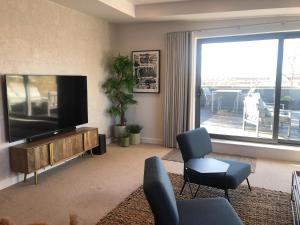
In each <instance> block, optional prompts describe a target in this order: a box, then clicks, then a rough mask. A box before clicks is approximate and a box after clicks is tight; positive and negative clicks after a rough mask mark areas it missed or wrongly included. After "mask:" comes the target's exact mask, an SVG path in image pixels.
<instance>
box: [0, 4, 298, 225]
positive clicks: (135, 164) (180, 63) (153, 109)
mask: <svg viewBox="0 0 300 225" xmlns="http://www.w3.org/2000/svg"><path fill="white" fill-rule="evenodd" d="M299 7H300V3H299V2H298V1H294V0H288V1H281V0H276V1H274V0H268V1H263V2H261V1H256V0H255V1H251V2H250V1H246V2H240V1H237V0H226V1H220V0H215V1H207V0H198V1H196V0H193V1H189V0H178V1H172V0H157V1H156V0H143V1H142V0H122V1H121V0H120V1H107V0H99V1H98V0H88V1H87V0H76V1H74V0H73V1H72V0H53V1H50V0H34V1H33V0H1V1H0V24H1V26H0V30H1V34H2V35H1V36H0V43H1V44H0V55H1V58H0V65H1V71H0V74H1V81H2V82H1V85H0V89H1V93H2V92H3V96H1V97H0V105H1V107H0V120H1V122H0V221H1V222H2V220H1V218H2V217H3V218H8V220H9V221H11V222H13V221H14V222H15V223H16V224H24V225H26V224H31V223H36V222H38V223H42V224H43V223H45V224H70V221H69V220H70V218H69V217H70V215H72V216H71V217H72V219H73V220H74V221H75V220H78V223H77V224H142V223H146V224H154V221H155V222H156V223H157V224H161V223H159V222H158V221H157V214H155V211H151V209H150V208H149V205H148V203H147V199H148V197H147V199H146V198H145V196H144V194H143V193H144V190H143V189H142V188H141V185H143V179H144V166H145V160H146V159H147V158H150V157H153V156H158V157H159V158H160V159H162V162H163V165H164V166H165V168H166V169H167V171H168V172H169V177H170V179H171V182H172V188H173V189H174V192H175V196H176V199H177V200H182V199H184V200H190V199H192V198H195V199H194V200H195V201H196V200H199V202H201V200H203V199H206V198H208V199H215V198H217V197H222V199H223V197H225V198H227V199H228V201H227V200H226V201H227V202H226V205H227V204H228V206H226V207H227V208H228V207H229V206H230V207H231V205H232V210H234V212H236V213H237V214H236V215H237V216H235V217H237V218H239V219H240V221H241V223H242V224H293V217H294V219H295V221H296V222H295V224H299V221H297V219H299V218H297V216H299V214H297V213H296V214H293V212H294V211H295V208H293V207H292V205H293V204H294V205H296V207H297V204H296V203H297V200H295V199H293V200H294V201H292V203H291V202H290V198H291V188H292V175H293V172H294V171H297V170H299V165H300V164H299V163H300V151H299V150H300V148H299V143H300V142H299V138H300V135H299V134H300V133H299V132H300V129H299V118H300V117H299V112H300V110H299V109H298V108H299V103H300V99H299V93H298V90H300V89H299V86H300V83H299V76H300V67H299V65H300V57H299V55H300V41H299V40H300V33H299V28H300V8H299ZM211 56H212V57H211ZM118 60H121V63H124V62H125V63H128V64H127V65H128V68H127V69H128V70H127V72H126V74H128V75H130V76H129V77H132V80H131V79H130V82H134V87H132V86H131V83H130V84H129V88H128V90H129V95H128V96H129V97H130V98H132V99H131V100H134V101H136V103H135V104H128V105H126V106H125V107H124V108H122V109H121V111H122V110H124V111H125V113H124V114H123V115H124V118H123V119H124V120H123V122H122V120H120V119H121V118H122V116H121V114H122V113H121V114H120V113H113V112H112V111H110V113H108V110H109V109H112V106H115V105H118V104H115V99H114V96H112V93H115V92H114V91H113V92H109V90H111V89H110V88H107V87H108V86H106V85H105V84H107V81H109V79H110V78H115V77H116V75H117V74H118V73H117V69H118V68H117V67H116V65H120V64H118V62H120V61H118ZM122 60H123V61H122ZM146 61H147V63H145V62H146ZM142 64H147V65H146V66H145V65H144V66H143V65H142ZM142 73H146V74H151V75H149V76H144V77H143V76H142V75H140V74H142ZM145 77H146V78H145ZM133 78H135V80H133ZM137 78H138V79H137ZM127 81H128V80H126V82H127ZM20 83H21V84H22V85H20ZM127 84H128V83H127ZM21 86H22V87H21ZM110 87H111V86H110ZM48 89H49V90H48ZM115 90H116V91H120V92H118V93H122V91H123V90H121V89H118V88H116V89H115ZM18 92H19V93H20V92H22V93H23V94H24V96H25V95H26V96H27V94H26V93H28V92H30V93H32V95H31V96H30V97H28V96H27V97H26V96H25V97H24V96H23V95H22V94H21V95H22V96H21V95H20V94H19V93H18ZM127 94H128V93H127ZM17 98H18V99H17ZM20 98H22V99H26V102H27V103H26V104H27V105H26V104H25V106H24V104H23V103H24V100H20ZM34 98H37V99H38V101H37V100H34ZM16 99H17V100H16ZM72 100H74V101H72ZM127 100H128V99H127ZM19 101H21V102H22V101H23V103H22V104H23V106H22V107H20V104H19V103H20V102H19ZM34 101H36V102H35V103H34ZM28 102H32V104H28ZM253 102H259V104H256V103H255V104H256V105H255V107H256V106H257V107H263V108H262V109H257V110H256V111H255V110H254V108H255V107H252V106H249V107H248V108H247V106H248V105H251V104H253ZM16 103H17V104H16ZM73 103H74V104H73ZM129 103H130V101H129ZM131 103H133V102H131ZM72 104H73V105H72ZM249 108H250V109H251V110H249ZM56 109H59V110H56ZM24 110H25V111H27V116H32V115H33V114H35V113H37V114H39V115H41V110H42V111H44V112H45V115H44V114H43V119H44V120H43V121H42V120H41V121H42V122H45V121H46V122H47V123H35V122H36V121H37V118H33V117H31V118H30V119H28V120H27V121H29V122H30V123H31V124H30V125H29V127H24V124H25V122H26V118H24V117H19V118H18V116H20V111H24ZM12 112H13V113H12ZM262 112H263V113H262ZM251 113H254V114H255V113H258V115H259V116H258V117H259V119H257V118H256V117H255V116H253V115H252V114H251ZM59 114H61V115H64V117H63V120H62V121H64V123H62V122H61V121H60V124H59V125H57V126H58V127H55V128H53V126H56V125H55V123H53V121H55V118H56V117H57V115H59ZM262 114H263V115H262ZM255 115H256V114H255ZM16 117H17V118H16ZM45 118H46V119H45ZM255 118H256V119H255ZM60 119H62V118H60ZM24 120H25V122H24ZM16 121H17V122H16ZM65 121H69V123H67V122H65ZM70 121H71V122H70ZM119 123H121V125H127V131H126V129H125V126H122V128H121V131H120V130H118V132H119V133H118V132H117V133H118V134H116V132H115V129H116V127H118V126H116V125H119ZM46 124H47V126H46ZM49 124H51V126H50V125H49ZM53 124H54V125H53ZM70 124H71V125H70ZM15 125H17V126H15ZM14 126H15V127H14ZM74 127H77V129H76V130H72V128H74ZM199 127H201V128H203V129H200V130H201V132H202V131H203V130H204V128H205V130H207V131H208V133H209V135H210V136H209V137H207V136H205V133H204V134H203V133H201V135H204V136H205V137H206V138H205V140H203V139H201V138H200V136H197V137H199V138H198V139H196V140H193V143H197V142H198V141H201V142H200V143H199V145H198V146H201V147H203V148H205V146H206V145H205V143H208V145H207V146H210V142H211V143H212V149H210V148H208V149H206V150H207V151H208V152H209V154H208V155H209V156H208V157H205V158H204V159H206V158H208V159H214V160H216V161H212V162H214V163H218V162H219V161H220V160H221V161H222V160H223V161H226V160H233V161H237V162H241V163H244V164H245V165H248V167H247V168H248V170H249V174H247V172H245V171H244V172H245V177H243V179H242V178H240V179H242V180H241V182H238V183H239V184H238V186H237V187H234V188H230V187H229V190H228V193H227V194H226V193H224V190H227V188H215V186H214V185H212V186H213V187H210V185H208V184H204V185H201V187H200V183H197V182H191V183H195V184H192V185H191V189H190V182H188V181H187V177H188V176H186V175H185V176H184V177H183V176H182V174H183V172H184V169H186V165H187V161H188V160H185V159H186V158H185V156H184V152H183V151H184V150H183V149H186V147H185V144H182V143H181V142H180V141H178V140H180V139H178V135H180V134H185V133H186V131H191V132H192V131H198V129H197V128H199ZM62 128H64V129H62ZM134 130H135V131H134ZM60 131H64V132H62V133H60ZM56 132H58V134H56ZM120 132H121V134H120ZM45 133H47V135H48V136H44V137H40V134H45ZM136 133H137V134H138V135H135V134H136ZM188 134H189V133H188ZM49 135H50V136H49ZM98 135H99V136H98ZM199 135H200V133H199ZM33 136H34V137H33ZM176 137H177V138H176ZM188 140H189V139H188ZM130 142H131V144H130ZM184 143H185V142H184ZM129 144H130V145H129ZM98 145H99V146H98ZM128 145H129V146H128ZM41 146H44V148H43V147H41ZM122 146H128V147H122ZM35 147H36V149H38V155H36V153H34V154H33V155H34V157H35V158H34V160H36V158H38V159H39V160H40V162H36V161H30V160H29V159H28V158H29V156H30V155H29V154H28V155H27V156H26V157H27V158H23V159H24V160H25V161H22V160H21V159H20V158H22V154H19V153H20V152H23V150H20V149H26V151H32V149H35ZM94 148H95V149H94ZM70 149H72V150H70ZM73 149H74V150H73ZM97 149H98V152H97ZM56 150H57V151H56ZM91 150H92V151H91ZM99 151H100V153H99ZM210 151H212V153H211V152H210ZM40 152H41V153H40ZM93 152H94V154H91V153H93ZM31 156H32V155H31ZM43 157H46V158H43ZM60 157H61V158H60ZM201 157H202V155H201ZM201 157H200V156H199V155H198V157H196V158H201ZM43 160H44V161H43ZM27 162H30V163H31V164H30V166H31V168H30V169H28V168H26V169H24V167H26V166H25V165H24V163H27ZM155 162H156V161H155ZM159 162H160V161H159ZM184 162H185V163H184ZM156 163H157V162H156ZM27 166H29V165H27ZM225 167H226V166H225ZM231 167H232V166H231ZM225 174H226V173H225ZM296 175H297V174H296ZM296 175H295V176H296ZM248 176H249V179H248ZM296 178H297V177H295V179H296ZM23 181H25V182H23ZM247 181H248V184H249V186H248V184H247ZM184 183H186V185H185V187H184V189H183V192H182V193H181V194H180V192H181V188H182V186H183V184H184ZM296 183H297V182H296ZM197 184H198V185H199V186H197ZM201 184H202V183H201ZM294 185H295V183H294ZM198 189H199V190H198ZM250 190H251V191H250ZM196 192H197V193H196ZM146 194H147V193H146ZM191 194H192V197H191ZM148 200H149V199H148ZM194 200H193V201H194ZM149 204H150V205H151V204H152V203H151V201H150V200H149ZM224 204H225V203H224ZM161 205H163V203H162V202H161ZM151 206H152V205H151ZM153 207H154V206H153ZM294 207H295V206H294ZM154 208H155V207H154ZM152 209H153V208H152ZM162 210H164V209H162ZM212 210H214V209H212ZM199 211H201V207H200V208H199ZM215 217H216V218H217V217H218V216H217V213H216V214H215ZM198 220H199V221H201V217H200V218H199V219H197V221H198ZM3 221H4V220H3ZM74 221H73V222H74ZM197 221H194V222H195V223H196V222H197ZM2 223H3V224H8V223H5V221H4V222H2ZM0 224H1V223H0ZM74 224H76V223H74ZM163 224H164V223H163ZM165 224H166V223H165ZM172 224H176V223H172ZM196 224H201V222H199V223H196ZM208 224H218V223H217V222H215V223H208ZM220 224H225V222H224V223H220ZM232 224H234V223H232Z"/></svg>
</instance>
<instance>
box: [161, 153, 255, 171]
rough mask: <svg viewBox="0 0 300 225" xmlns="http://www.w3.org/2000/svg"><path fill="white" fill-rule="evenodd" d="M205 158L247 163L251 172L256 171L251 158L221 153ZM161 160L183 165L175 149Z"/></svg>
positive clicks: (253, 159) (179, 154)
mask: <svg viewBox="0 0 300 225" xmlns="http://www.w3.org/2000/svg"><path fill="white" fill-rule="evenodd" d="M206 157H207V158H214V159H220V160H222V159H224V160H236V161H240V162H245V163H249V164H250V165H251V172H252V173H254V172H255V169H256V159H255V158H251V157H245V156H239V155H227V154H221V153H210V154H209V155H207V156H206ZM162 159H163V160H168V161H174V162H181V163H183V159H182V156H181V152H180V151H179V150H177V149H174V150H172V151H170V152H168V153H167V154H166V155H165V156H163V157H162Z"/></svg>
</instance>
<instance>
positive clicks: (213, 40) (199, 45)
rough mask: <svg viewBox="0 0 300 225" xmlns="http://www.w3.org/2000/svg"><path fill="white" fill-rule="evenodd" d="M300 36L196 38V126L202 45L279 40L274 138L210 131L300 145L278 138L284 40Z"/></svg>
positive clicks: (220, 136)
mask: <svg viewBox="0 0 300 225" xmlns="http://www.w3.org/2000/svg"><path fill="white" fill-rule="evenodd" d="M294 38H300V32H299V31H297V32H276V33H262V34H250V35H234V36H223V37H212V38H197V40H196V62H195V66H196V74H195V75H196V79H195V127H200V126H201V121H200V117H201V109H200V108H201V107H200V95H201V64H202V58H201V56H202V55H201V52H202V45H203V44H208V43H226V42H243V41H256V40H257V41H258V40H270V39H277V40H278V53H277V65H276V81H275V90H274V92H275V102H274V103H275V106H274V118H273V119H274V120H273V130H272V138H271V139H267V138H258V137H245V136H236V135H225V134H224V135H223V134H214V133H210V136H211V137H212V138H217V139H225V140H235V141H245V142H256V143H266V144H287V145H300V140H299V141H298V140H284V139H279V138H278V131H279V113H280V98H281V84H282V65H283V53H284V40H286V39H294Z"/></svg>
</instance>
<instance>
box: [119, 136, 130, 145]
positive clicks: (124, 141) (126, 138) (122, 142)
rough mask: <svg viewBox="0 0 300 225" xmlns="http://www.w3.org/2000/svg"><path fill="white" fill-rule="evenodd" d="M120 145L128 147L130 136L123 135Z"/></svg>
mask: <svg viewBox="0 0 300 225" xmlns="http://www.w3.org/2000/svg"><path fill="white" fill-rule="evenodd" d="M120 145H121V146H122V147H128V146H129V137H121V139H120Z"/></svg>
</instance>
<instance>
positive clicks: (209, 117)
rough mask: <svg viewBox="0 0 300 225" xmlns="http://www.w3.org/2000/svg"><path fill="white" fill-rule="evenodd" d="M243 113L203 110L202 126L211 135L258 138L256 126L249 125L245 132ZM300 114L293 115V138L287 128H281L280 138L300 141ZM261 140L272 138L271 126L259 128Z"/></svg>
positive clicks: (203, 108) (206, 108)
mask: <svg viewBox="0 0 300 225" xmlns="http://www.w3.org/2000/svg"><path fill="white" fill-rule="evenodd" d="M242 116H243V113H242V112H232V111H229V110H219V111H217V112H214V113H212V112H211V108H210V107H202V108H201V118H200V120H201V126H202V127H205V128H206V129H207V130H208V131H209V132H210V133H214V134H223V135H232V136H245V137H256V133H255V126H253V125H251V124H248V125H247V126H246V129H245V131H244V130H243V118H242ZM299 119H300V112H298V111H294V112H293V113H292V129H291V136H290V137H287V126H285V125H283V126H281V127H279V138H280V139H285V140H298V141H300V128H299ZM259 138H269V139H271V138H272V130H271V127H270V125H264V124H263V125H261V126H260V128H259Z"/></svg>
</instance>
